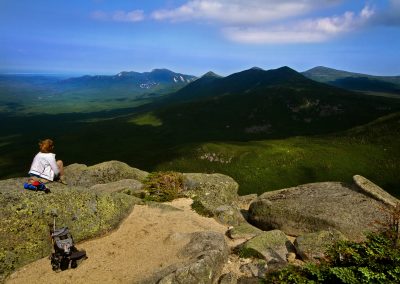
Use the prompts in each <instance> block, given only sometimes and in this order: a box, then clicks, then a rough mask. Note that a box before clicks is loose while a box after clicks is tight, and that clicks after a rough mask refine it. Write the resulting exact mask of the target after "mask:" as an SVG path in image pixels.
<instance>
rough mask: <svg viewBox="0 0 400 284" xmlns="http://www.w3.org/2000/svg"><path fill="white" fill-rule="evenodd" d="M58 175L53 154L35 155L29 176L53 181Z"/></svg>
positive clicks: (58, 171)
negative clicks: (32, 175) (33, 175)
mask: <svg viewBox="0 0 400 284" xmlns="http://www.w3.org/2000/svg"><path fill="white" fill-rule="evenodd" d="M59 173H60V170H59V168H58V166H57V162H56V154H54V153H41V152H39V153H37V154H36V156H35V158H33V162H32V165H31V169H30V170H29V174H35V175H38V176H40V177H42V178H45V179H48V180H54V177H55V176H56V175H58V174H59Z"/></svg>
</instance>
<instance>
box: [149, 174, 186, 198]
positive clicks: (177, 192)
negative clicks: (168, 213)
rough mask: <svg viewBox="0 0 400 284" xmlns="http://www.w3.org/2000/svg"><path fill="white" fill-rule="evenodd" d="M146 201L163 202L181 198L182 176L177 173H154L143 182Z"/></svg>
mask: <svg viewBox="0 0 400 284" xmlns="http://www.w3.org/2000/svg"><path fill="white" fill-rule="evenodd" d="M144 190H145V191H146V192H147V193H148V195H147V196H145V199H146V200H149V201H157V202H165V201H171V200H174V199H175V198H178V197H181V196H182V191H183V175H182V174H181V173H177V172H155V173H151V174H149V176H148V177H147V178H146V180H145V181H144Z"/></svg>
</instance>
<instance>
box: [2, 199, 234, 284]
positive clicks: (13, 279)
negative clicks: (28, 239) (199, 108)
mask: <svg viewBox="0 0 400 284" xmlns="http://www.w3.org/2000/svg"><path fill="white" fill-rule="evenodd" d="M191 202H192V200H191V199H177V200H174V201H172V202H170V203H167V204H169V205H171V206H174V207H176V208H179V209H182V211H171V210H165V209H160V208H155V207H149V206H145V205H136V206H135V207H134V209H133V211H132V213H131V214H130V215H129V216H128V217H127V218H126V219H125V220H124V221H123V222H122V224H121V225H120V227H119V228H118V229H117V230H115V231H113V232H112V233H110V234H108V235H106V236H104V237H101V238H98V239H93V240H89V241H86V242H83V243H80V244H78V245H77V248H78V249H84V250H86V252H87V255H88V257H89V258H88V259H86V260H84V261H83V262H82V263H81V264H80V265H79V266H78V268H76V269H68V270H65V271H62V272H58V273H56V272H54V271H52V269H51V265H50V260H49V259H48V258H43V259H40V260H38V261H35V262H33V263H31V264H28V265H26V266H24V267H22V268H21V269H19V270H18V271H16V272H15V273H13V274H12V275H11V276H10V277H9V278H8V280H7V281H6V283H24V284H25V283H137V282H140V280H143V279H145V278H147V277H148V276H149V275H150V274H151V273H152V272H154V271H157V270H160V269H162V268H165V267H166V266H168V265H170V264H175V263H178V262H180V261H182V260H183V259H180V258H179V257H178V256H177V251H179V249H181V248H182V247H183V246H184V245H185V244H186V243H187V242H188V241H189V238H188V237H183V239H182V238H181V237H179V236H185V235H184V234H185V233H191V232H197V231H208V230H211V231H216V232H220V233H225V231H226V230H227V227H226V226H223V225H221V224H219V223H217V222H216V221H215V220H214V219H212V218H206V217H202V216H200V215H198V214H197V213H195V212H194V211H192V210H191V208H190V204H191ZM72 234H73V232H72ZM182 234H183V235H182ZM171 236H172V238H171ZM177 236H178V237H177ZM174 239H175V240H177V241H171V240H174Z"/></svg>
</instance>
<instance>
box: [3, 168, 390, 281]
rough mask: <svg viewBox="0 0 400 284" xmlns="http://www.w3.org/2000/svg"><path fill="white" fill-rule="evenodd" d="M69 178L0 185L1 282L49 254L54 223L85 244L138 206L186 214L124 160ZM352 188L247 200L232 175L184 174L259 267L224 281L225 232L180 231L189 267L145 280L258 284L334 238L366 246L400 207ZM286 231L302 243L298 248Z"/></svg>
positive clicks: (322, 187) (73, 171)
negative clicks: (149, 193)
mask: <svg viewBox="0 0 400 284" xmlns="http://www.w3.org/2000/svg"><path fill="white" fill-rule="evenodd" d="M65 172H66V175H67V181H68V185H62V184H60V183H49V184H48V187H49V188H50V189H51V193H50V194H45V193H44V192H34V191H28V190H24V189H22V185H23V182H25V181H26V180H27V179H26V178H15V179H9V180H4V181H0V207H1V208H2V209H1V211H0V282H2V280H3V279H4V278H1V277H3V276H5V275H7V273H9V272H10V271H12V270H15V269H16V268H18V267H19V266H21V265H23V264H25V263H27V262H30V261H33V260H35V259H37V258H40V257H43V256H47V255H49V253H50V242H49V239H48V233H49V231H48V223H51V222H52V220H53V219H52V216H57V219H56V221H57V223H58V224H62V225H63V226H68V227H69V228H70V229H71V231H72V232H73V236H74V238H75V240H76V241H80V240H83V239H87V238H90V237H93V236H98V235H99V234H101V233H103V232H106V231H109V230H111V229H113V228H115V227H116V226H117V225H118V224H119V223H120V221H121V220H122V219H123V218H124V217H125V216H126V215H127V214H128V213H129V212H130V210H131V209H132V207H133V206H134V205H135V204H147V205H148V206H150V207H157V208H159V209H160V210H159V214H164V213H165V212H171V211H179V210H181V209H179V208H176V207H173V206H170V205H168V204H162V203H156V202H150V201H149V199H146V196H145V195H143V194H142V193H143V187H144V186H143V183H146V182H148V180H147V181H146V177H147V176H148V173H147V172H144V171H141V170H138V169H135V168H132V167H130V166H128V165H127V164H125V163H121V162H118V161H110V162H105V163H101V164H98V165H94V166H90V167H88V166H86V165H81V164H73V165H70V166H68V167H66V168H65ZM354 181H355V183H356V185H357V186H356V185H347V184H343V183H339V182H326V183H313V184H306V185H301V186H298V187H293V188H288V189H283V190H278V191H273V192H266V193H264V194H262V195H261V196H259V197H257V196H256V195H254V194H252V195H247V196H243V197H239V196H238V194H237V191H238V184H237V183H236V182H235V181H234V180H233V179H232V178H230V177H228V176H226V175H222V174H200V173H189V174H183V188H182V190H181V191H180V192H179V196H187V197H190V198H192V199H193V200H194V202H193V205H192V208H193V209H195V210H196V211H197V212H198V213H199V214H202V215H207V216H211V217H214V218H215V219H216V220H217V221H219V222H220V223H222V224H226V225H230V226H233V227H231V229H230V230H229V231H228V232H227V235H228V236H229V237H230V238H231V240H229V239H227V240H229V241H230V242H233V243H235V244H234V246H237V245H238V244H239V242H241V243H242V244H241V245H239V246H238V247H237V248H238V250H237V253H238V254H239V256H244V257H245V256H250V257H251V259H252V260H251V261H248V262H246V263H241V265H240V269H238V270H240V271H241V272H239V273H238V274H234V273H227V270H226V269H225V268H224V273H225V275H224V276H222V277H221V274H222V271H223V266H224V264H225V263H226V262H227V260H228V254H229V251H228V246H227V243H226V240H225V238H224V235H222V234H221V233H216V232H197V233H194V234H187V233H179V234H172V235H170V237H168V238H167V239H165V240H164V241H165V242H166V243H168V242H179V243H181V244H187V245H186V246H185V247H184V249H183V250H181V251H179V252H177V253H178V255H179V257H180V258H181V259H182V262H181V263H179V264H177V265H173V266H169V267H167V268H165V269H162V270H161V271H158V272H155V273H154V274H153V275H151V276H149V278H148V280H146V281H145V283H216V282H217V281H220V282H221V283H251V281H257V279H258V277H262V276H263V275H264V274H265V273H266V272H267V270H269V269H274V268H279V267H281V266H282V265H286V264H287V263H288V262H290V263H292V264H295V265H302V264H303V262H302V261H300V260H299V257H301V258H302V259H303V260H305V261H318V260H319V259H321V258H323V257H324V252H325V248H326V245H327V244H330V243H332V242H333V241H336V240H341V239H344V238H345V237H347V238H348V239H351V240H361V239H363V238H364V236H365V235H364V232H366V231H369V230H370V229H371V230H372V227H369V225H370V224H372V223H373V221H375V220H377V219H380V218H381V217H382V212H381V207H382V206H384V205H385V204H386V205H388V206H393V205H394V204H396V203H397V199H395V198H394V197H393V196H390V195H389V194H387V193H386V192H385V191H383V190H382V189H380V188H379V187H377V186H376V185H374V184H373V183H372V182H370V181H368V180H366V179H365V178H362V177H359V176H355V177H354ZM139 197H140V198H142V199H140V198H139ZM247 209H248V212H247ZM243 216H246V218H248V219H249V221H250V222H251V224H252V225H250V224H249V223H247V221H246V219H245V218H244V217H243ZM253 225H254V226H253ZM263 230H264V231H263ZM336 230H337V231H336ZM285 234H286V235H291V236H300V237H298V238H297V239H296V241H295V246H296V249H295V247H294V246H293V244H292V243H291V241H290V240H289V239H288V237H287V236H286V235H285ZM342 234H344V236H345V237H344V236H343V235H342ZM243 242H244V243H243ZM232 246H233V245H232ZM296 250H297V255H296V253H295V252H296ZM235 251H236V250H235ZM239 256H236V257H238V258H239ZM242 259H243V258H242ZM246 259H247V258H246ZM235 273H236V272H235ZM240 274H241V275H240Z"/></svg>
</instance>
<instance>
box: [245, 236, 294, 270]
mask: <svg viewBox="0 0 400 284" xmlns="http://www.w3.org/2000/svg"><path fill="white" fill-rule="evenodd" d="M294 251H295V248H294V246H293V244H292V243H291V242H290V241H289V240H288V238H287V237H286V235H285V233H283V232H282V231H279V230H272V231H268V232H263V233H262V234H260V235H258V236H256V237H254V238H252V239H250V240H248V241H247V242H245V243H244V244H243V245H242V246H241V247H240V254H242V255H243V256H255V257H259V258H263V259H265V261H266V262H267V263H268V264H275V263H286V262H287V260H286V255H287V254H288V253H289V252H294Z"/></svg>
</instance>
